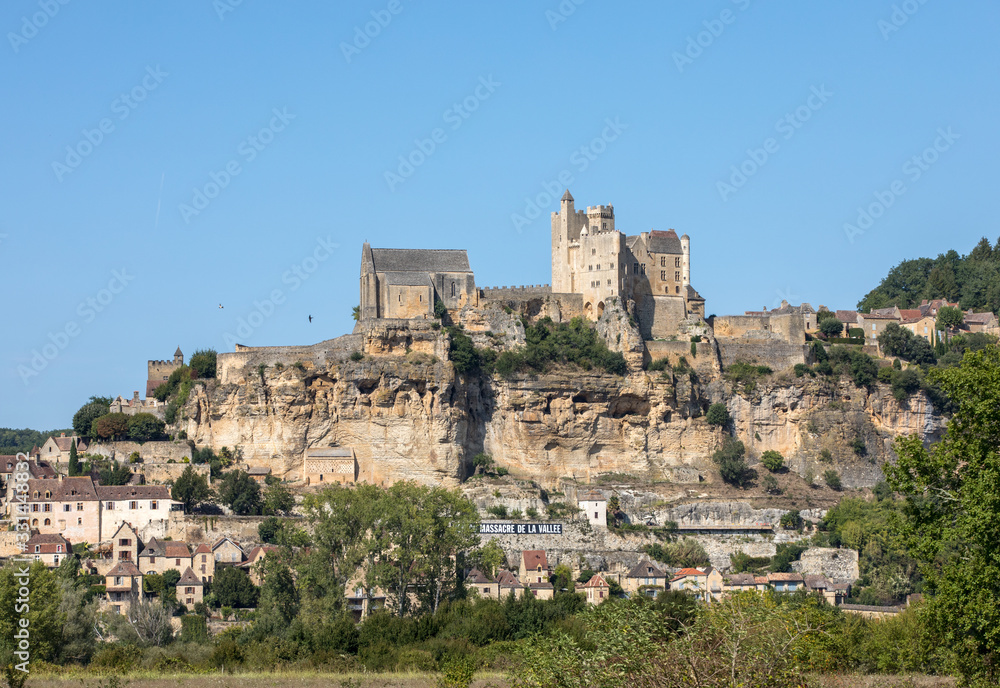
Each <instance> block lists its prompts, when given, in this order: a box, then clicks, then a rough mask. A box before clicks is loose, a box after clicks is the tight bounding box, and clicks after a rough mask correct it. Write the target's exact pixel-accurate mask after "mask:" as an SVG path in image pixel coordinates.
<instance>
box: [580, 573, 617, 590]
mask: <svg viewBox="0 0 1000 688" xmlns="http://www.w3.org/2000/svg"><path fill="white" fill-rule="evenodd" d="M583 587H585V588H610V587H611V586H610V585H608V582H607V581H606V580H604V576H602V575H601V574H599V573H595V574H594V575H593V576H591V577H590V580H589V581H587V582H586V583H584V584H583Z"/></svg>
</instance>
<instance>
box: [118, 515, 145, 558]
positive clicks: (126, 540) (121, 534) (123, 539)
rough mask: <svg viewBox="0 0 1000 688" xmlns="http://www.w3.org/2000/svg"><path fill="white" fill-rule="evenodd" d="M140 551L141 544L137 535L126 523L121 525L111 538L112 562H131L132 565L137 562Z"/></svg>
mask: <svg viewBox="0 0 1000 688" xmlns="http://www.w3.org/2000/svg"><path fill="white" fill-rule="evenodd" d="M141 551H142V542H140V541H139V535H138V534H137V533H136V532H135V530H134V529H133V528H132V526H130V525H129V524H128V523H122V524H121V525H120V526H118V530H116V531H115V534H114V535H112V536H111V558H112V560H113V561H116V562H118V561H131V562H132V563H133V564H135V563H137V562H138V561H139V552H141Z"/></svg>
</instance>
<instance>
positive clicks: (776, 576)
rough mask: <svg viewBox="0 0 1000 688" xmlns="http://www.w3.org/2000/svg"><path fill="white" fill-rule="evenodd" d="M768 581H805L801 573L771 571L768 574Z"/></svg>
mask: <svg viewBox="0 0 1000 688" xmlns="http://www.w3.org/2000/svg"><path fill="white" fill-rule="evenodd" d="M767 582H768V583H774V582H779V583H785V582H788V583H801V582H804V581H803V579H802V574H801V573H769V574H767Z"/></svg>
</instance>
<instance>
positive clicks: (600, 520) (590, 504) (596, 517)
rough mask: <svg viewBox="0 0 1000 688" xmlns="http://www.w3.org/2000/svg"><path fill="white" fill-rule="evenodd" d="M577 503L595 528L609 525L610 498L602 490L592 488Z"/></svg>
mask: <svg viewBox="0 0 1000 688" xmlns="http://www.w3.org/2000/svg"><path fill="white" fill-rule="evenodd" d="M577 504H578V505H579V507H580V510H581V511H583V513H585V514H586V515H587V521H588V522H589V523H590V525H591V526H593V527H595V528H607V527H608V500H607V499H605V498H604V495H602V494H601V493H600V492H598V491H596V490H591V491H590V492H588V493H586V494H585V495H583V497H581V498H580V499H579V500H578V501H577Z"/></svg>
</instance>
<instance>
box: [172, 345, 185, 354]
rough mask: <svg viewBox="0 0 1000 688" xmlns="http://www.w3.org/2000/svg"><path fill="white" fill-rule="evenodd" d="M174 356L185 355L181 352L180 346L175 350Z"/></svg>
mask: <svg viewBox="0 0 1000 688" xmlns="http://www.w3.org/2000/svg"><path fill="white" fill-rule="evenodd" d="M174 356H184V354H182V353H181V348H180V347H179V346H178V347H177V351H175V352H174Z"/></svg>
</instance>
